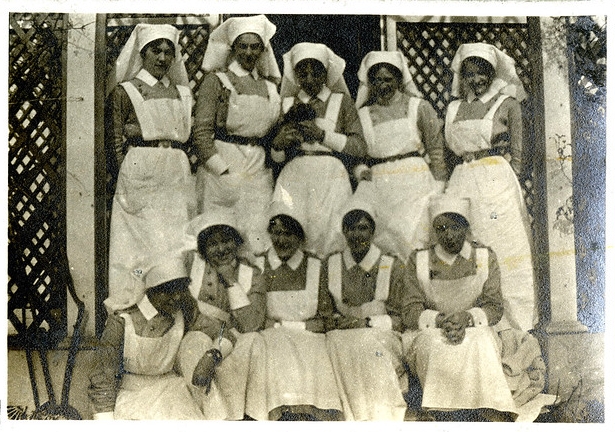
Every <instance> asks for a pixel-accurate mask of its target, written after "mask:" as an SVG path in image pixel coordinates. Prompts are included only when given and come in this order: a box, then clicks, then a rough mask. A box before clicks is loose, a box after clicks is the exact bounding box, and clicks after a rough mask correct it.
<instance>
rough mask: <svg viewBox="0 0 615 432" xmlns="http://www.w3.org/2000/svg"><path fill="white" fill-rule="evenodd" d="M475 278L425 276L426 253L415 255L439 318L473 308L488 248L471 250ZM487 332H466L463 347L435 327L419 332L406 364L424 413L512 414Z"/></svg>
mask: <svg viewBox="0 0 615 432" xmlns="http://www.w3.org/2000/svg"><path fill="white" fill-rule="evenodd" d="M476 264H477V270H476V274H475V275H472V276H467V277H465V278H461V279H455V280H434V279H430V277H429V251H428V250H424V251H421V252H419V253H418V254H417V277H418V280H419V283H420V284H421V287H422V288H423V291H424V292H425V296H426V297H427V298H428V299H429V300H430V301H432V302H434V303H435V304H436V307H437V310H438V311H440V312H444V313H447V314H448V313H453V312H456V311H461V310H467V309H470V308H472V307H473V305H474V302H475V300H476V298H477V297H478V296H479V295H480V294H481V292H482V288H483V285H484V283H485V281H486V279H487V276H488V272H489V268H488V267H489V264H488V252H487V249H484V248H481V249H476ZM496 337H497V336H496V333H495V331H494V330H493V328H492V327H489V326H482V327H470V328H467V329H466V335H465V338H464V340H463V342H462V343H460V344H459V345H452V344H450V343H448V341H447V340H446V338H445V337H444V336H443V335H442V330H441V329H438V328H427V329H424V330H421V331H420V332H418V335H417V336H416V338H415V339H414V341H413V344H412V347H411V350H410V356H409V364H410V368H411V370H412V371H413V372H414V373H415V374H416V375H417V376H418V377H419V379H420V381H421V386H422V387H423V400H422V406H423V408H424V409H434V410H442V411H447V410H459V409H478V408H491V409H495V410H498V411H502V412H510V413H516V412H517V408H516V405H515V402H514V400H513V398H512V395H511V393H510V389H509V387H508V383H507V381H506V377H505V375H504V371H503V370H502V363H501V358H500V350H499V347H498V344H497V341H496Z"/></svg>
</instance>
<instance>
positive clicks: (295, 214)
mask: <svg viewBox="0 0 615 432" xmlns="http://www.w3.org/2000/svg"><path fill="white" fill-rule="evenodd" d="M279 215H286V216H290V217H292V218H293V219H295V220H296V221H297V222H299V224H300V225H301V227H302V228H303V229H304V230H307V221H306V215H305V214H304V213H303V212H302V209H301V206H297V205H293V204H292V203H291V204H287V203H285V202H283V201H272V202H271V204H270V206H269V217H270V218H273V217H275V216H279Z"/></svg>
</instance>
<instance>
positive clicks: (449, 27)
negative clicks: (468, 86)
mask: <svg viewBox="0 0 615 432" xmlns="http://www.w3.org/2000/svg"><path fill="white" fill-rule="evenodd" d="M396 35H397V38H396V39H397V49H398V50H399V51H401V52H402V53H403V54H404V55H405V56H406V58H407V60H408V67H409V69H410V73H411V74H412V76H413V77H414V81H415V83H416V85H417V87H418V89H419V90H420V91H421V92H422V93H423V95H424V97H425V99H426V100H427V101H429V102H430V103H431V104H432V106H433V107H434V109H435V110H436V112H437V113H438V114H439V115H440V117H442V118H443V117H444V115H445V111H446V107H447V105H448V104H449V102H450V101H451V98H452V97H451V86H452V81H453V72H452V70H451V67H450V66H451V62H452V60H453V57H454V56H455V52H456V51H457V49H458V48H459V46H460V45H461V44H464V43H472V42H485V43H489V44H492V45H495V46H496V47H498V48H499V49H501V50H502V51H504V52H505V53H506V54H508V55H509V56H511V57H512V58H513V59H514V60H515V63H516V67H517V74H518V75H519V78H520V79H521V81H522V82H523V86H524V87H525V90H526V92H527V93H528V99H527V100H526V101H525V102H524V103H523V104H522V108H523V117H524V124H525V125H526V128H525V136H524V160H525V161H526V167H527V171H526V173H524V178H522V179H520V180H521V187H522V190H523V195H524V199H525V203H526V205H527V208H528V211H529V214H530V224H531V227H532V230H534V223H533V221H534V214H535V213H534V204H535V196H534V188H533V178H534V172H535V169H534V164H535V161H534V160H533V157H532V155H533V144H534V139H533V137H532V136H531V134H532V128H531V127H527V126H529V125H531V124H532V123H533V112H534V106H533V104H532V103H533V100H532V96H533V94H534V92H535V91H536V89H535V85H534V83H533V81H532V72H533V71H532V63H531V61H530V58H529V55H528V52H529V36H528V25H527V24H525V23H425V22H417V23H413V22H398V23H397V25H396ZM446 158H447V161H448V163H449V166H450V167H451V168H452V166H454V165H455V164H457V163H459V162H460V159H458V158H457V157H456V156H455V155H454V154H452V153H451V152H447V154H446Z"/></svg>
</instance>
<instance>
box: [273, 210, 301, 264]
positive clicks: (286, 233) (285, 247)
mask: <svg viewBox="0 0 615 432" xmlns="http://www.w3.org/2000/svg"><path fill="white" fill-rule="evenodd" d="M269 235H270V236H271V243H273V248H274V249H275V252H276V254H277V255H278V258H280V259H281V260H282V261H288V260H289V259H290V258H291V257H292V256H293V255H294V254H295V252H297V250H298V249H299V248H300V247H301V243H302V241H301V238H300V237H299V236H298V235H297V234H295V233H294V232H292V231H291V230H289V229H288V228H287V227H285V226H284V224H283V223H282V222H280V221H279V220H275V221H274V222H273V225H271V227H270V228H269Z"/></svg>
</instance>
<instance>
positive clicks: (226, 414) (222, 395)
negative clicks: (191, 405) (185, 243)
mask: <svg viewBox="0 0 615 432" xmlns="http://www.w3.org/2000/svg"><path fill="white" fill-rule="evenodd" d="M189 233H190V234H192V235H194V236H195V237H196V238H195V243H196V249H197V251H198V253H197V254H195V256H194V261H193V264H192V271H191V279H192V282H191V284H190V293H191V294H192V296H193V297H194V299H196V303H197V306H198V312H199V313H198V316H197V318H196V321H195V324H194V326H193V328H192V330H193V331H191V332H188V333H187V334H186V337H185V338H184V340H183V341H182V345H181V347H180V352H179V365H180V370H181V373H182V375H183V376H184V378H185V379H186V382H187V383H188V384H189V387H190V389H191V391H192V394H193V396H194V397H195V399H196V400H197V403H198V404H199V406H200V407H201V409H202V410H203V415H204V416H205V417H206V419H208V420H242V419H243V418H244V416H246V415H248V416H250V417H255V415H256V414H254V412H253V411H251V410H250V407H249V405H248V403H249V402H250V398H249V397H248V396H247V395H246V392H247V390H246V389H247V386H248V381H249V380H250V379H254V380H257V379H260V375H259V374H258V373H256V371H254V370H252V369H251V367H250V359H251V357H252V356H253V355H254V354H253V353H254V351H255V350H257V351H258V350H259V347H260V336H259V334H258V333H257V332H258V331H259V330H261V329H262V327H263V323H264V320H265V284H264V280H263V277H262V274H261V271H260V270H259V269H258V268H256V267H254V266H252V265H251V264H250V263H249V262H248V261H247V260H245V259H244V258H242V257H241V255H240V250H241V247H242V245H243V236H242V235H241V234H240V232H239V231H238V229H237V223H236V222H235V218H234V215H233V213H232V212H231V211H230V210H228V209H218V210H217V211H211V212H208V213H206V214H202V215H200V216H197V217H196V218H195V219H194V220H193V221H191V224H190V227H189Z"/></svg>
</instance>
